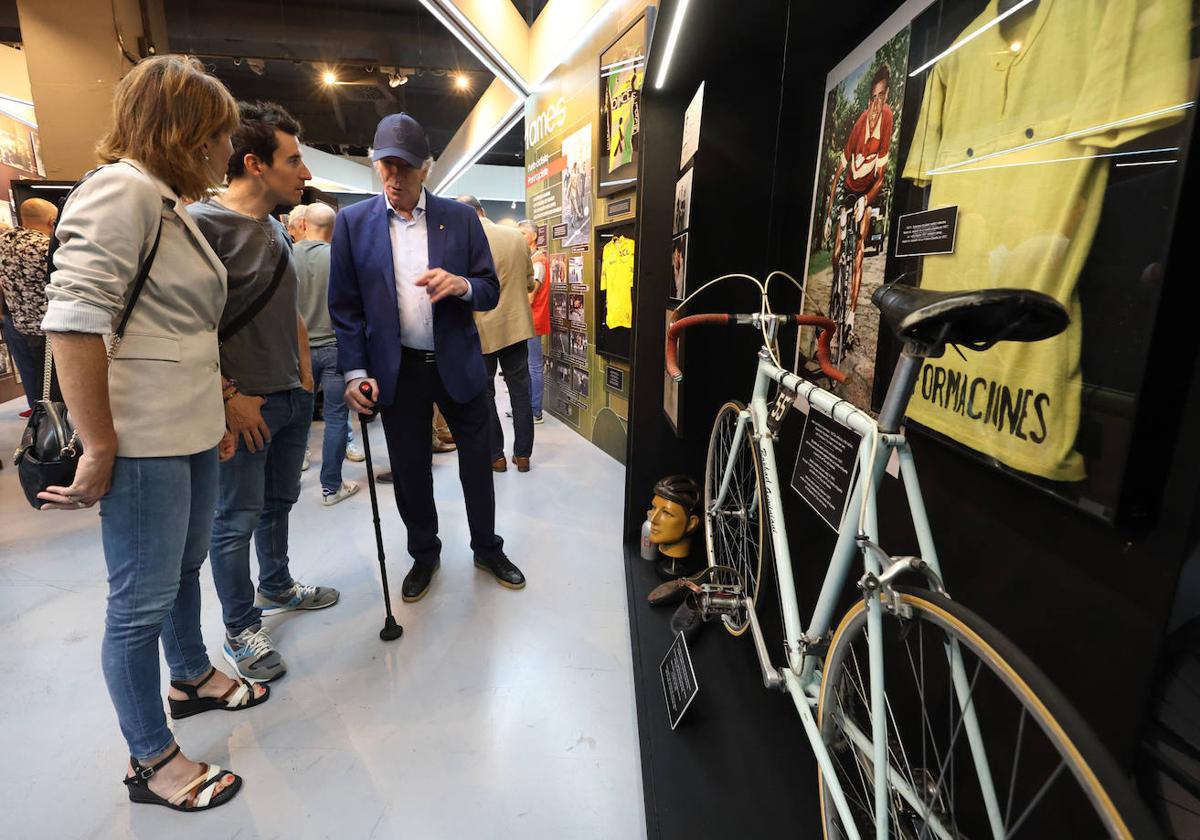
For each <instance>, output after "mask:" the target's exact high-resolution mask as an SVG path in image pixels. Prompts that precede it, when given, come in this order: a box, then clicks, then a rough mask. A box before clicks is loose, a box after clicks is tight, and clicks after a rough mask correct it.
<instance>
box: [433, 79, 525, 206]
mask: <svg viewBox="0 0 1200 840" xmlns="http://www.w3.org/2000/svg"><path fill="white" fill-rule="evenodd" d="M523 119H525V100H523V99H518V100H517V101H516V102H514V103H513V105H512V107H511V108H509V109H508V111H507V113H505V115H504V117H503V118H502V119H501V120H500V124H499V127H497V129H496V130H495V131H494V132H493V133H492V135H491V136H490V137H488V138H487V139H486V140H484V141H483V142H482V143H480V144H479V147H478V148H477V149H475V151H473V152H471V153H470V154H468V155H465V156H464V157H462V158H461V159H460V160H459V162H458V163H457V164H456V165H455V167H454V168H453V169H451V170H450V171H449V172H447V173H446V177H445V178H443V179H442V180H441V181H439V182H438V185H437V186H436V187H435V188H434V189H433V194H434V195H441V194H442V191H443V190H445V189H447V188H449V187H450V186H451V185H453V184H454V182H455V181H456V180H457V179H458V177H459V176H460V175H462V173H463V172H465V171H466V170H467V169H469V168H470V167H472V166H474V165H475V164H476V163H477V162H478V161H479V159H480V158H481V157H483V156H484V155H486V154H487V153H488V151H489V150H490V149H491V148H492V146H495V145H496V143H497V142H499V140H500V138H501V137H503V136H504V135H505V134H507V133H508V132H509V131H510V130H512V128H513V126H515V125H516V124H517V123H518V122H520V121H521V120H523Z"/></svg>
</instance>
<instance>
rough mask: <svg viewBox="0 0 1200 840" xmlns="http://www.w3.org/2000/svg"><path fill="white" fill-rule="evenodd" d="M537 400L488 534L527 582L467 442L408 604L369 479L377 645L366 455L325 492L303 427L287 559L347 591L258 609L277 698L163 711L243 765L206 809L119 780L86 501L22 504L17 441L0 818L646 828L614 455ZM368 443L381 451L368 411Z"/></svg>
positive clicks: (385, 830)
mask: <svg viewBox="0 0 1200 840" xmlns="http://www.w3.org/2000/svg"><path fill="white" fill-rule="evenodd" d="M20 407H21V406H20V405H18V404H17V403H16V402H9V403H7V404H4V405H0V452H3V453H8V452H11V449H10V446H13V445H15V442H16V440H17V439H18V437H19V434H20V430H21V428H23V424H24V421H22V420H19V419H18V418H17V416H16V413H17V411H18V409H19V408H20ZM546 417H547V420H546V424H545V425H544V426H539V427H537V442H536V445H535V451H534V461H533V462H534V469H533V471H532V472H530V473H527V474H518V473H517V472H515V471H513V470H511V469H510V471H509V472H507V473H505V474H503V475H498V476H497V477H496V478H497V481H496V491H497V492H496V496H497V521H498V530H500V532H501V533H502V535H503V536H504V537H505V539H506V542H507V545H506V549H507V551H508V553H509V556H510V557H512V558H513V560H514V561H515V562H517V563H518V564H519V565H520V566H521V567H522V568H523V569H524V571H525V573H526V575H527V576H528V578H529V586H528V588H527V589H526V590H524V591H522V592H511V591H508V590H506V589H502V588H501V587H499V586H498V585H496V583H495V582H494V581H493V580H492V579H490V578H489V577H488V576H486V575H485V574H484V573H482V572H479V571H477V570H476V569H475V568H474V567H473V566H472V564H471V557H470V552H469V549H468V546H467V528H466V515H465V511H464V509H463V506H462V502H461V492H460V488H459V485H458V480H457V464H456V460H455V459H456V456H455V455H453V454H450V455H438V456H435V467H434V482H435V485H436V495H437V500H438V508H439V512H440V517H441V530H442V539H443V542H444V543H445V548H444V549H443V557H442V570H441V572H440V573H439V574H438V577H437V579H436V580H435V583H434V586H433V589H432V591H431V593H430V594H429V596H427V597H426V598H425V599H424V600H423V601H421V602H420V603H418V604H414V605H409V604H402V603H400V601H399V588H400V580H401V578H402V577H403V575H404V573H405V572H406V571H407V569H408V558H407V556H406V555H405V554H404V552H403V545H404V539H403V533H404V532H403V526H402V524H401V523H400V521H399V517H398V516H397V515H396V512H395V508H394V502H393V500H392V494H391V490H390V489H389V488H386V487H384V488H382V497H381V503H382V507H383V529H384V539H385V546H386V547H387V550H388V556H389V573H390V574H391V576H392V578H391V581H392V591H393V593H394V594H395V595H396V606H397V615H398V618H399V620H400V622H401V624H403V625H404V628H405V633H404V637H403V638H402V639H401V640H399V641H397V642H392V643H390V644H386V645H385V644H384V643H383V642H381V641H380V640H379V638H378V636H377V633H378V630H379V628H380V627H381V626H382V616H383V606H382V603H381V596H380V587H379V573H378V565H377V563H376V557H375V544H374V536H373V531H372V527H371V507H370V499H369V496H368V494H367V489H366V484H365V470H364V465H362V464H350V463H347V465H346V471H345V476H346V478H349V479H354V480H360V481H361V482H362V483H363V490H362V492H360V493H359V494H358V495H357V496H355V497H353V498H351V499H349V500H347V501H345V502H343V503H341V504H340V505H337V506H335V507H332V508H324V507H322V506H321V504H320V501H319V497H320V484H319V482H318V479H317V471H318V468H319V452H320V438H319V434H320V429H321V427H320V426H319V425H315V426H314V428H313V438H312V439H313V441H314V449H313V467H312V469H311V470H309V471H308V472H306V473H305V474H304V478H303V485H302V494H301V500H300V502H299V504H298V505H297V506H296V508H295V509H294V511H293V513H292V539H291V549H292V550H291V556H292V570H293V573H294V574H295V575H296V576H297V577H298V578H299V579H301V580H303V581H305V582H311V583H321V584H328V585H332V586H336V587H338V588H339V589H340V590H341V592H342V599H341V603H340V604H338V605H337V606H336V607H334V608H332V609H329V610H326V611H323V612H318V613H305V614H292V615H287V616H280V617H277V618H272V619H267V627H268V629H269V630H270V632H271V634H272V635H273V637H274V638H275V640H276V642H277V643H278V645H279V647H280V649H281V651H282V652H283V653H284V655H285V656H286V658H287V661H288V664H289V668H290V670H289V673H288V674H287V676H286V677H284V678H283V679H282V680H280V681H279V682H277V683H276V684H275V686H274V687H273V693H272V698H271V700H270V701H269V702H268V703H267V704H265V705H263V706H261V707H259V708H256V709H253V710H248V711H246V712H239V713H236V714H226V713H222V712H211V713H208V714H204V715H201V716H199V717H195V718H190V719H188V720H185V721H181V722H180V723H178V724H176V725H175V732H176V735H177V737H178V739H179V741H180V743H181V744H182V745H183V747H184V748H185V750H186V751H187V752H188V754H189V755H191V756H192V757H194V758H196V759H198V760H205V761H212V762H216V763H219V764H221V765H222V766H224V767H228V768H231V769H234V770H236V771H237V772H238V773H240V774H242V775H243V776H244V777H245V779H246V787H245V789H244V791H243V792H242V793H241V795H240V796H239V797H238V798H237V799H236V800H235V801H234V802H232V803H230V804H229V805H227V806H225V807H223V808H220V809H218V810H216V811H214V812H212V813H209V814H204V815H196V814H190V815H189V814H175V813H173V812H171V811H168V810H167V809H164V808H154V807H149V806H132V805H131V804H130V803H129V802H128V800H127V799H126V796H125V791H124V788H123V787H122V785H121V783H120V779H121V776H122V771H123V761H124V759H125V751H124V745H123V742H122V740H121V737H120V733H119V731H118V729H117V725H116V719H115V716H114V714H113V711H112V708H111V706H110V705H109V701H108V696H107V694H106V692H105V689H104V684H103V681H102V678H101V675H100V669H99V645H100V636H101V630H102V626H103V615H104V597H105V592H106V586H105V571H104V560H103V557H102V555H101V551H100V545H99V525H98V517H97V515H96V513H95V512H94V511H87V512H80V513H38V512H35V511H33V510H32V508H29V507H28V506H27V504H26V502H25V501H24V498H23V496H22V495H21V493H20V488H19V486H18V484H17V479H16V471H15V470H14V469H13V468H12V467H11V460H10V461H9V462H8V463H7V464H6V466H5V469H4V470H3V471H0V633H2V635H0V638H2V639H3V644H0V739H2V740H0V744H2V749H3V756H4V757H3V759H2V760H0V836H3V837H5V838H12V837H19V838H25V837H29V838H42V837H46V838H84V837H139V838H150V837H206V838H210V837H211V838H233V837H237V838H253V837H289V838H300V837H334V838H368V837H379V838H383V837H404V838H468V837H469V838H493V837H495V838H501V837H503V838H536V837H554V838H592V837H595V838H636V837H642V836H644V835H645V820H644V816H643V805H642V788H641V774H640V763H639V757H638V740H637V723H636V720H635V713H634V695H633V683H632V670H631V664H630V645H629V625H628V621H627V617H626V602H625V586H624V570H623V564H622V553H621V540H620V527H621V509H622V500H621V497H622V491H623V475H624V471H623V468H622V467H621V466H620V465H619V464H617V463H616V462H614V461H613V460H612V459H610V458H609V457H608V456H607V455H605V454H604V453H602V452H600V451H599V450H598V449H596V448H594V447H592V446H591V445H590V444H588V443H587V442H585V441H584V440H583V439H582V438H580V437H578V436H577V435H576V434H575V433H574V432H572V431H571V430H570V429H568V428H567V427H565V426H563V425H562V424H560V423H558V421H556V420H554V419H552V418H550V416H549V414H547V415H546ZM376 425H377V424H376ZM510 431H511V428H510ZM372 442H373V443H375V445H376V452H377V453H380V454H384V453H385V447H384V445H383V441H382V435H381V432H380V430H379V429H376V430H375V433H374V434H373V435H372ZM4 457H6V458H8V457H9V456H8V455H4ZM380 460H382V459H380ZM202 581H203V585H204V614H203V621H204V632H205V638H206V640H207V641H208V644H209V650H210V654H211V655H212V657H213V661H214V662H217V663H218V664H222V665H223V664H224V663H223V661H222V660H221V659H220V639H221V622H220V613H219V609H218V605H217V600H216V595H215V593H214V591H213V588H212V579H211V576H210V574H209V572H208V570H207V567H206V569H205V570H204V572H202ZM164 683H165V674H164Z"/></svg>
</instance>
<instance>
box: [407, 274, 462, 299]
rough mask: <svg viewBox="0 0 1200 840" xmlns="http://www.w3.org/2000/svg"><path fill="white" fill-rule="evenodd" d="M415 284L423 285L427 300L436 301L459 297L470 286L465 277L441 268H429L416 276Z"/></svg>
mask: <svg viewBox="0 0 1200 840" xmlns="http://www.w3.org/2000/svg"><path fill="white" fill-rule="evenodd" d="M417 285H418V286H424V287H425V291H426V292H428V294H429V302H430V303H437V302H438V301H439V300H441V299H442V298H448V297H451V296H453V297H461V296H462V295H465V294H466V293H467V290H468V289H470V288H471V284H470V283H468V282H467V280H466V278H465V277H459V276H458V275H457V274H451V273H450V272H448V271H446V270H445V269H442V268H431V269H429V271H426V272H425V273H424V274H422V275H421V276H420V277H418V278H417Z"/></svg>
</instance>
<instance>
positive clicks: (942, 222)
mask: <svg viewBox="0 0 1200 840" xmlns="http://www.w3.org/2000/svg"><path fill="white" fill-rule="evenodd" d="M957 233H958V207H957V206H955V207H939V208H937V209H936V210H923V211H922V212H920V213H909V214H907V215H904V216H901V217H900V223H899V225H898V226H897V230H896V256H897V257H924V256H928V255H930V254H953V253H954V237H955V235H956V234H957Z"/></svg>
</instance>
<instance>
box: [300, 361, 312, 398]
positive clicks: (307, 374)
mask: <svg viewBox="0 0 1200 840" xmlns="http://www.w3.org/2000/svg"><path fill="white" fill-rule="evenodd" d="M300 387H301V388H303V389H304V390H305V391H308V393H310V394H311V393H313V387H314V385H313V375H312V367H311V366H305V365H301V366H300Z"/></svg>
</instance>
